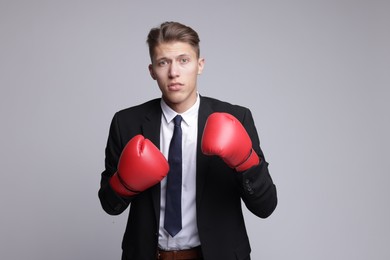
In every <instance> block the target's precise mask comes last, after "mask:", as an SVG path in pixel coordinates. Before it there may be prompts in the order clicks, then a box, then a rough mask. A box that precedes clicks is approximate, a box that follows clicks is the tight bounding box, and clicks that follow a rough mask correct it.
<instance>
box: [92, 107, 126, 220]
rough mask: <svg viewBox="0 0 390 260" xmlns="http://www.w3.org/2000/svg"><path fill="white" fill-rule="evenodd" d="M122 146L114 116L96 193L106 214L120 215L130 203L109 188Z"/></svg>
mask: <svg viewBox="0 0 390 260" xmlns="http://www.w3.org/2000/svg"><path fill="white" fill-rule="evenodd" d="M123 147H124V145H123V144H122V142H121V139H120V130H119V125H118V121H117V116H116V115H115V116H114V118H113V119H112V122H111V126H110V131H109V135H108V141H107V146H106V150H105V155H106V158H105V170H104V171H103V173H102V174H101V180H100V189H99V192H98V195H99V199H100V203H101V205H102V207H103V209H104V211H106V212H107V213H108V214H110V215H118V214H121V213H122V212H123V211H124V210H125V209H126V208H127V206H128V205H129V203H130V202H131V197H130V198H124V197H121V196H119V195H118V194H117V193H116V192H115V191H114V190H113V189H112V187H111V185H110V179H111V177H112V176H113V175H114V174H115V172H116V171H117V165H118V161H119V157H120V154H121V152H122V150H123Z"/></svg>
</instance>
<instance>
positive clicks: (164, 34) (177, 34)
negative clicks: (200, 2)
mask: <svg viewBox="0 0 390 260" xmlns="http://www.w3.org/2000/svg"><path fill="white" fill-rule="evenodd" d="M146 42H147V43H148V45H149V55H150V58H151V59H153V55H154V51H155V48H156V47H157V46H158V45H159V44H161V43H169V42H184V43H188V44H190V45H191V46H192V47H193V48H194V51H195V53H196V55H197V57H199V55H200V49H199V42H200V39H199V36H198V33H197V32H196V31H195V30H193V29H192V28H191V27H189V26H186V25H184V24H181V23H178V22H164V23H162V24H161V25H160V26H159V27H155V28H152V29H151V30H150V32H149V34H148V38H147V41H146Z"/></svg>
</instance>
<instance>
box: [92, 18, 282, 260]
mask: <svg viewBox="0 0 390 260" xmlns="http://www.w3.org/2000/svg"><path fill="white" fill-rule="evenodd" d="M147 42H148V44H149V53H150V58H151V64H150V65H149V71H150V75H151V77H152V78H153V79H154V80H156V81H157V84H158V86H159V88H160V90H161V93H162V98H158V99H154V100H151V101H149V102H146V103H144V104H141V105H138V106H135V107H131V108H128V109H124V110H122V111H119V112H118V113H116V114H115V116H114V118H113V120H112V123H111V127H110V132H109V137H108V142H107V147H106V159H105V166H106V169H105V171H104V172H103V173H102V178H101V186H100V190H99V198H100V202H101V204H102V207H103V209H104V210H105V211H106V212H107V213H108V214H112V215H117V214H120V213H122V212H123V211H124V210H125V209H126V208H127V207H128V206H129V205H130V211H129V217H128V222H127V227H126V231H125V234H124V238H123V243H122V249H123V254H122V259H137V260H138V259H145V260H146V259H147V260H152V259H206V260H220V259H223V260H233V259H246V260H247V259H250V251H251V249H250V245H249V240H248V236H247V232H246V228H245V223H244V218H243V214H242V208H241V200H242V201H244V203H245V205H246V207H247V208H248V209H249V210H250V211H251V212H253V214H255V215H257V216H259V217H261V218H266V217H268V216H269V215H270V214H271V213H272V212H273V211H274V209H275V207H276V204H277V196H276V188H275V185H274V184H273V181H272V179H271V177H270V175H269V172H268V163H267V162H266V161H265V158H264V155H263V152H262V151H261V149H260V143H259V138H258V134H257V131H256V128H255V125H254V122H253V118H252V115H251V112H250V111H249V109H247V108H244V107H241V106H237V105H232V104H229V103H226V102H222V101H219V100H216V99H212V98H208V97H203V96H201V95H199V93H198V90H197V77H198V75H199V74H201V73H202V70H203V67H204V59H203V58H200V54H199V53H200V51H199V37H198V35H197V33H196V32H195V31H194V30H193V29H191V28H190V27H187V26H185V25H182V24H180V23H176V22H166V23H163V24H161V25H160V26H159V27H157V28H153V29H152V30H151V31H150V32H149V35H148V40H147ZM173 157H175V159H173ZM175 185H176V190H175V189H174V187H175ZM175 207H176V208H175Z"/></svg>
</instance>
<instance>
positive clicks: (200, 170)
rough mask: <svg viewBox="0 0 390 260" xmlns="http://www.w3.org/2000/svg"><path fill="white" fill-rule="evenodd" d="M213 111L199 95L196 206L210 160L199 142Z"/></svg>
mask: <svg viewBox="0 0 390 260" xmlns="http://www.w3.org/2000/svg"><path fill="white" fill-rule="evenodd" d="M212 112H213V110H212V109H211V107H210V105H209V102H208V100H207V99H205V98H202V97H200V106H199V114H198V141H197V152H196V206H197V208H198V207H199V205H200V201H201V198H202V193H203V187H204V183H205V180H206V177H207V174H206V173H207V167H208V166H207V165H208V161H209V160H210V156H206V155H204V154H203V153H202V149H201V144H202V136H203V130H204V126H205V124H206V120H207V118H208V116H209V115H210V114H211V113H212Z"/></svg>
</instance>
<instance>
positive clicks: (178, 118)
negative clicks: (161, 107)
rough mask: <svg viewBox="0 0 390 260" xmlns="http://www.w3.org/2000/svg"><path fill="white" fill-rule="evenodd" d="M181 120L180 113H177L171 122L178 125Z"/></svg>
mask: <svg viewBox="0 0 390 260" xmlns="http://www.w3.org/2000/svg"><path fill="white" fill-rule="evenodd" d="M182 120H183V118H182V117H181V115H177V116H175V118H173V123H174V124H175V126H179V127H180V125H181V121H182Z"/></svg>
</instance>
